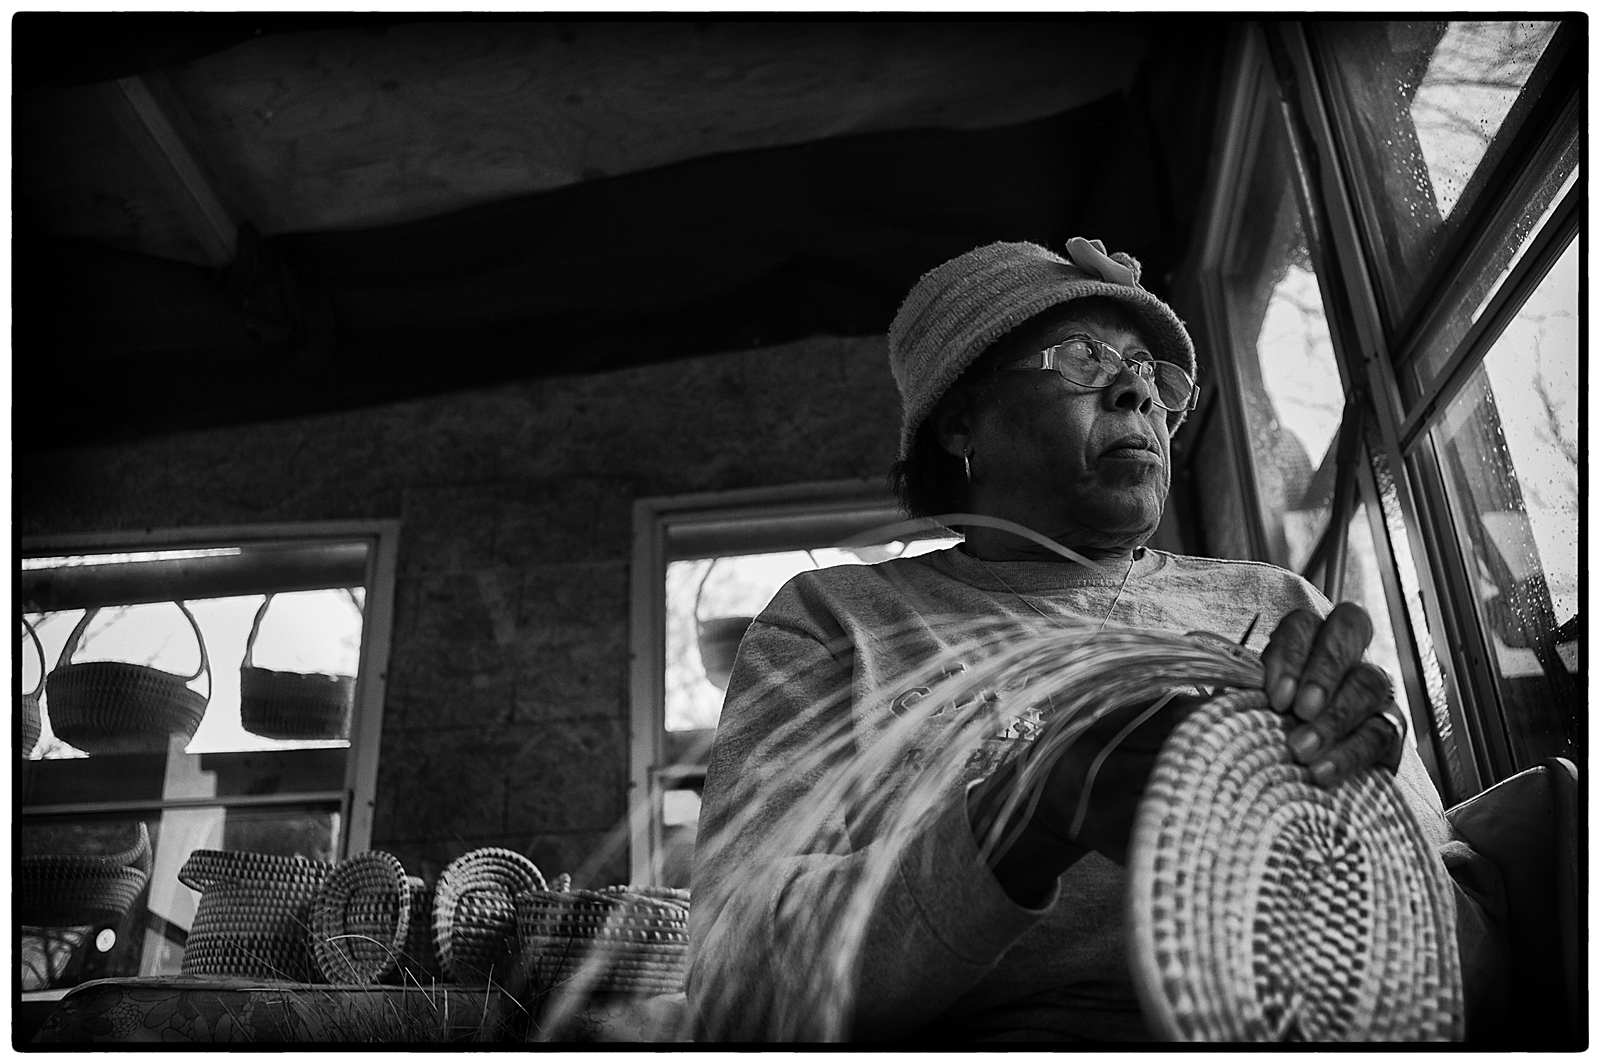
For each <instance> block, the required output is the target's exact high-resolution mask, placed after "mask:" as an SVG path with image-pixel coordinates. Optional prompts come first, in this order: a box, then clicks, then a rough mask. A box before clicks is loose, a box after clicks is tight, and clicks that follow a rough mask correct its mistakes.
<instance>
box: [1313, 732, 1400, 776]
mask: <svg viewBox="0 0 1600 1064" xmlns="http://www.w3.org/2000/svg"><path fill="white" fill-rule="evenodd" d="M1399 742H1400V740H1399V738H1398V737H1397V736H1396V735H1395V730H1394V726H1393V725H1392V724H1390V723H1389V721H1388V720H1386V719H1385V718H1384V717H1381V716H1378V717H1368V718H1367V719H1366V720H1364V721H1362V723H1361V726H1360V727H1358V728H1357V729H1356V730H1355V733H1354V734H1353V735H1350V736H1349V737H1347V738H1346V739H1344V740H1343V741H1342V742H1339V743H1336V744H1335V745H1334V746H1332V747H1331V748H1329V749H1328V750H1327V752H1326V753H1324V754H1322V755H1320V756H1318V757H1317V758H1316V759H1315V760H1314V761H1312V763H1311V778H1312V779H1313V780H1314V781H1316V782H1317V783H1318V784H1320V785H1321V786H1323V787H1331V786H1333V785H1334V784H1336V783H1341V782H1343V781H1344V780H1346V779H1348V778H1349V777H1350V776H1352V775H1354V774H1355V773H1357V772H1360V771H1361V770H1362V769H1364V768H1369V767H1371V766H1372V765H1376V764H1380V763H1383V762H1385V761H1387V760H1389V759H1390V751H1391V750H1395V749H1397V748H1398V743H1399Z"/></svg>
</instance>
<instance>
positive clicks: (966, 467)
mask: <svg viewBox="0 0 1600 1064" xmlns="http://www.w3.org/2000/svg"><path fill="white" fill-rule="evenodd" d="M961 468H962V470H963V471H965V473H966V474H967V483H968V484H971V483H972V448H971V447H968V448H967V449H966V450H964V451H962V452H961Z"/></svg>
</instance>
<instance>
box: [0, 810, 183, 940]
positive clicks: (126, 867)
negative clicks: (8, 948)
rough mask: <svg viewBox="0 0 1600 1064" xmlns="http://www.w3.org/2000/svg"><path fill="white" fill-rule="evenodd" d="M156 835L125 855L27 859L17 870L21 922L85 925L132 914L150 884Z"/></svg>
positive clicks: (145, 835) (143, 835)
mask: <svg viewBox="0 0 1600 1064" xmlns="http://www.w3.org/2000/svg"><path fill="white" fill-rule="evenodd" d="M150 863H151V857H150V831H149V829H148V828H146V827H145V825H144V822H143V821H140V822H139V828H138V837H137V838H136V839H135V840H134V843H133V845H132V846H130V847H128V848H127V849H126V850H123V851H122V852H121V853H113V854H106V855H104V856H96V855H90V854H38V855H34V856H24V857H23V858H22V859H21V861H20V863H19V865H18V868H17V879H16V895H15V898H16V910H15V915H16V920H17V922H18V923H20V924H24V925H26V926H28V927H81V926H84V925H87V924H95V923H101V922H106V921H115V920H117V919H120V918H121V917H122V916H124V915H126V914H127V912H128V910H129V909H131V908H132V907H133V903H134V901H135V900H137V899H138V897H139V894H140V892H141V891H143V890H144V888H145V884H146V883H148V882H149V881H150Z"/></svg>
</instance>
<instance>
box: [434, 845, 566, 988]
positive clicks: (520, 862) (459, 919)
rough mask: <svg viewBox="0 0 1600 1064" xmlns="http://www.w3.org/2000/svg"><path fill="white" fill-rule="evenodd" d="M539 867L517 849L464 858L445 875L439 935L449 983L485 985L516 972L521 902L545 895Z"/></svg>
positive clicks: (438, 903) (437, 914) (439, 895)
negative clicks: (526, 894) (526, 896)
mask: <svg viewBox="0 0 1600 1064" xmlns="http://www.w3.org/2000/svg"><path fill="white" fill-rule="evenodd" d="M545 887H546V883H545V880H544V876H543V874H541V873H540V871H539V869H538V867H537V866H536V865H535V864H534V863H533V862H532V861H530V860H528V859H527V858H526V857H524V856H522V854H520V853H517V852H515V851H514V850H503V849H499V848H497V847H485V848H483V849H480V850H473V851H471V852H470V853H465V854H462V855H461V856H460V857H458V858H456V859H455V860H454V861H452V862H451V863H450V865H449V867H447V868H446V869H445V870H444V872H442V873H441V874H440V876H439V885H438V888H437V892H436V894H435V897H434V904H433V936H434V942H435V944H436V945H437V946H438V949H439V962H440V965H441V967H442V968H443V969H444V974H445V978H446V979H448V980H450V981H452V982H457V983H472V984H484V983H488V982H489V981H490V980H491V979H494V978H496V977H503V976H504V975H505V973H507V972H508V971H509V970H510V963H511V960H512V958H513V955H514V952H515V950H514V946H515V939H516V933H517V908H516V900H515V899H516V897H517V895H518V894H521V893H522V892H523V891H526V890H544V889H545Z"/></svg>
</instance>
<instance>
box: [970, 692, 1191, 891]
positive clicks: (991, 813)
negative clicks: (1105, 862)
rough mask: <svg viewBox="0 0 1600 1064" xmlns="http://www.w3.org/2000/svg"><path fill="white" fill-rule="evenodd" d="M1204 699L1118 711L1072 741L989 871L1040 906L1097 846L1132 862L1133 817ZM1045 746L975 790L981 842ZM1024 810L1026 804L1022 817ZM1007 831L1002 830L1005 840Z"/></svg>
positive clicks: (1181, 698)
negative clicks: (1173, 740) (1170, 741)
mask: <svg viewBox="0 0 1600 1064" xmlns="http://www.w3.org/2000/svg"><path fill="white" fill-rule="evenodd" d="M1203 701H1204V699H1203V698H1202V697H1200V696H1199V695H1178V696H1175V697H1173V698H1171V699H1170V700H1169V701H1168V702H1167V704H1166V705H1164V706H1162V707H1161V708H1160V709H1158V710H1156V711H1155V712H1154V713H1152V714H1151V715H1150V717H1149V719H1148V720H1145V721H1143V722H1142V723H1138V724H1137V725H1136V726H1135V722H1137V721H1138V719H1139V717H1140V715H1141V714H1143V713H1145V712H1146V711H1147V710H1149V709H1150V708H1151V707H1152V705H1153V703H1148V702H1147V703H1143V704H1140V705H1134V706H1125V707H1122V708H1120V709H1116V710H1112V711H1111V712H1109V713H1106V714H1105V715H1103V716H1102V717H1101V718H1100V719H1099V720H1097V721H1096V722H1095V723H1094V724H1093V725H1092V726H1090V728H1089V729H1088V730H1087V731H1085V732H1084V733H1083V734H1082V735H1080V736H1078V738H1077V739H1075V740H1074V741H1073V742H1072V744H1071V746H1069V747H1068V748H1067V750H1066V751H1065V752H1064V753H1063V754H1061V756H1060V757H1059V759H1058V760H1057V761H1056V763H1055V764H1054V765H1053V766H1052V767H1051V769H1050V772H1049V775H1048V776H1047V777H1046V778H1045V781H1044V784H1043V790H1042V793H1041V794H1040V797H1039V802H1038V805H1037V806H1035V808H1034V811H1033V815H1032V817H1031V818H1030V819H1029V820H1028V822H1027V823H1026V824H1025V825H1023V826H1022V831H1021V834H1020V835H1019V837H1018V838H1017V841H1016V842H1015V843H1013V844H1012V846H1011V847H1010V848H1009V849H1007V850H1005V851H1004V852H1001V853H997V854H994V855H993V856H991V858H990V862H989V867H990V869H991V870H992V871H993V872H994V875H995V878H996V879H998V880H999V881H1000V885H1001V886H1002V887H1004V888H1005V890H1006V893H1007V894H1008V895H1010V897H1011V898H1012V900H1013V901H1016V902H1017V903H1018V904H1020V905H1024V906H1027V907H1034V906H1035V905H1037V903H1039V902H1041V901H1042V900H1043V899H1044V898H1046V897H1048V896H1049V891H1050V887H1051V886H1052V885H1053V884H1054V883H1055V880H1056V878H1057V877H1059V876H1060V875H1061V873H1062V872H1064V871H1066V870H1067V868H1069V867H1071V865H1072V864H1074V863H1076V862H1077V861H1078V860H1080V859H1081V858H1082V857H1083V856H1084V855H1085V854H1087V853H1089V852H1090V851H1098V852H1099V853H1102V854H1104V855H1105V856H1106V857H1108V858H1110V859H1111V860H1113V861H1115V862H1117V863H1118V864H1123V863H1125V862H1126V861H1127V857H1128V839H1129V836H1130V835H1131V834H1132V831H1133V820H1134V817H1135V815H1136V814H1137V813H1138V810H1139V800H1140V798H1142V797H1143V796H1144V789H1145V784H1146V783H1147V782H1148V781H1149V779H1150V772H1151V770H1152V769H1154V768H1155V763H1156V757H1157V756H1158V755H1159V754H1160V752H1161V746H1162V744H1163V743H1165V742H1166V740H1167V736H1168V735H1170V734H1171V733H1172V730H1173V729H1174V728H1176V727H1177V726H1178V724H1179V723H1180V722H1181V721H1183V719H1184V718H1185V717H1187V716H1188V715H1189V714H1190V713H1192V712H1193V711H1194V710H1195V708H1196V707H1198V706H1199V705H1200V704H1201V703H1202V702H1203ZM1130 726H1132V730H1131V731H1129V732H1128V734H1126V735H1124V736H1123V737H1122V739H1121V741H1120V742H1116V745H1115V747H1114V748H1112V749H1110V750H1109V751H1107V746H1108V744H1111V743H1112V742H1113V741H1114V740H1116V739H1117V736H1118V735H1121V733H1122V732H1123V731H1124V729H1127V728H1129V727H1130ZM1038 749H1039V744H1038V743H1037V742H1034V743H1030V744H1029V748H1028V749H1027V750H1025V751H1023V752H1022V753H1021V754H1020V756H1018V757H1015V758H1012V759H1011V760H1009V761H1008V762H1006V764H1004V765H1003V766H1001V768H1000V769H999V770H997V771H996V772H995V774H994V775H992V776H990V777H989V778H988V779H987V780H984V781H983V782H982V783H980V784H978V785H977V786H976V787H974V788H973V789H972V790H971V792H969V794H968V797H967V813H968V817H969V819H970V821H971V823H972V825H973V832H974V836H975V837H976V838H977V839H978V840H979V842H980V843H981V842H982V840H983V837H984V833H985V831H986V830H987V827H988V825H989V824H990V823H991V822H992V821H993V820H994V818H995V817H996V816H997V815H998V813H999V811H1000V808H1001V806H1002V805H1003V803H1004V801H1005V799H1006V797H1007V795H1008V794H1009V792H1010V790H1011V789H1013V788H1014V787H1015V786H1016V781H1017V778H1018V775H1019V773H1020V770H1021V769H1022V767H1023V766H1024V765H1025V764H1026V763H1027V759H1028V758H1029V757H1031V756H1034V754H1035V752H1036V751H1037V750H1038ZM1102 753H1104V755H1105V756H1104V757H1103V758H1101V756H1100V755H1101V754H1102ZM1097 759H1098V760H1100V765H1099V767H1098V768H1097V769H1096V768H1095V762H1096V760H1097ZM1091 773H1092V778H1091ZM1025 813H1026V804H1025V803H1024V806H1023V808H1022V809H1021V810H1019V812H1018V814H1017V815H1025ZM1011 827H1012V828H1013V829H1014V828H1015V824H1013V825H1011ZM1074 828H1076V830H1074ZM1005 834H1007V832H1005V831H1002V833H1001V837H1004V836H1005Z"/></svg>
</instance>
